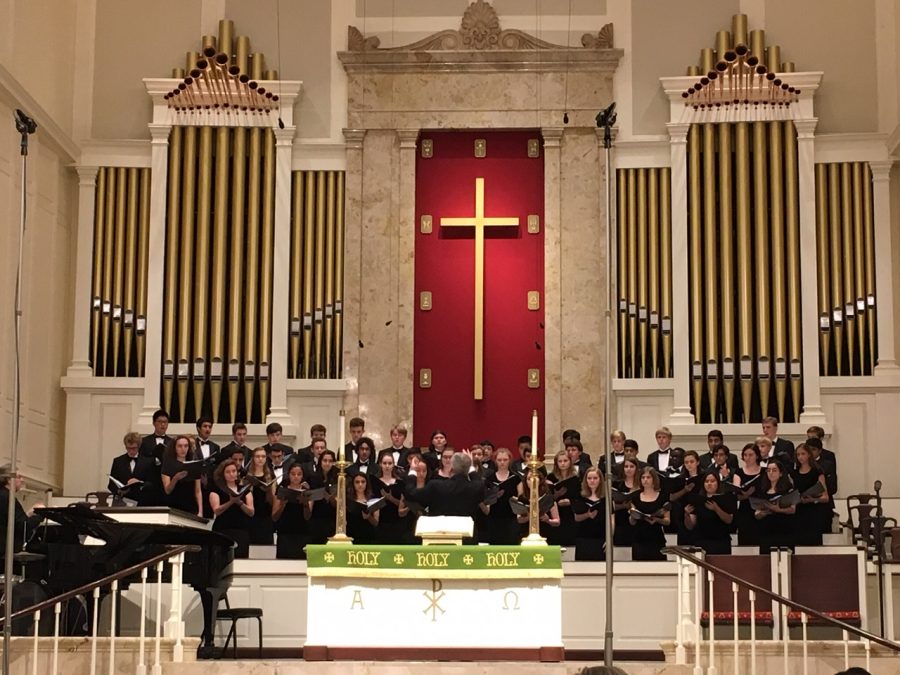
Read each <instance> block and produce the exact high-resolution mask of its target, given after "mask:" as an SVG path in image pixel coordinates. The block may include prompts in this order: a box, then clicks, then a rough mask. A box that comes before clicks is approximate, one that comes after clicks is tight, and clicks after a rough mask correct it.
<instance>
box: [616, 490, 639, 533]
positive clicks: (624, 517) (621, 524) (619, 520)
mask: <svg viewBox="0 0 900 675" xmlns="http://www.w3.org/2000/svg"><path fill="white" fill-rule="evenodd" d="M635 484H638V482H637V480H635ZM613 487H614V488H615V489H616V490H619V491H621V492H628V491H629V490H628V487H626V485H625V483H624V482H623V481H615V482H614V483H613ZM613 522H614V523H615V525H616V529H615V531H614V532H613V545H614V546H631V544H632V543H633V542H634V526H633V525H632V524H631V523H630V522H629V521H628V509H627V508H625V509H619V510H618V511H613Z"/></svg>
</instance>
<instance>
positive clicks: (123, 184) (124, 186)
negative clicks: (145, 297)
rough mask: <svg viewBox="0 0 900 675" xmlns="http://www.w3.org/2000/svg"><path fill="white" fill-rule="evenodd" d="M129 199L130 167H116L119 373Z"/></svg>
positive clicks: (115, 363)
mask: <svg viewBox="0 0 900 675" xmlns="http://www.w3.org/2000/svg"><path fill="white" fill-rule="evenodd" d="M127 200H128V169H126V168H125V167H120V168H118V169H116V234H115V240H116V247H115V251H116V253H115V259H114V261H113V269H114V272H113V275H114V276H113V297H112V303H113V309H112V370H111V372H110V374H111V375H112V376H113V377H115V376H117V375H118V374H119V351H120V346H121V343H122V342H121V338H122V309H123V304H124V296H125V293H124V290H125V288H124V286H125V213H126V202H127Z"/></svg>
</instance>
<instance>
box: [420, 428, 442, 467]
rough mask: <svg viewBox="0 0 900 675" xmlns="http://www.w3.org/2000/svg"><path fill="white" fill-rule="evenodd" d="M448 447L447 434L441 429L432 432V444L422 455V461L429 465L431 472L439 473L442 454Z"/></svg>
mask: <svg viewBox="0 0 900 675" xmlns="http://www.w3.org/2000/svg"><path fill="white" fill-rule="evenodd" d="M445 447H447V434H445V433H444V432H443V431H441V430H440V429H435V430H434V431H432V432H431V443H429V445H428V447H427V448H426V449H425V452H423V453H422V460H423V461H424V462H425V463H426V464H427V465H428V468H429V470H431V471H437V470H438V468H439V467H440V465H441V453H442V452H443V450H444V448H445Z"/></svg>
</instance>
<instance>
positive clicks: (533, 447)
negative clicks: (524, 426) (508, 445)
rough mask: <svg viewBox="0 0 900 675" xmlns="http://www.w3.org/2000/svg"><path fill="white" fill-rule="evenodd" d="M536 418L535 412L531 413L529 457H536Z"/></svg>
mask: <svg viewBox="0 0 900 675" xmlns="http://www.w3.org/2000/svg"><path fill="white" fill-rule="evenodd" d="M537 436H538V416H537V410H532V411H531V456H532V457H537V454H538V440H537Z"/></svg>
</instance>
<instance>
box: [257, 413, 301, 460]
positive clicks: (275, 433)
mask: <svg viewBox="0 0 900 675" xmlns="http://www.w3.org/2000/svg"><path fill="white" fill-rule="evenodd" d="M283 435H284V428H283V427H282V426H281V425H280V424H279V423H278V422H271V423H269V424H267V425H266V444H265V445H264V446H262V447H263V448H264V449H265V451H266V456H267V457H268V456H269V455H270V454H272V450H274V449H275V448H280V449H281V452H282V453H283V454H284V455H291V454H293V452H294V449H293V448H292V447H291V446H289V445H287V444H286V443H282V441H281V438H282V436H283Z"/></svg>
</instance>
